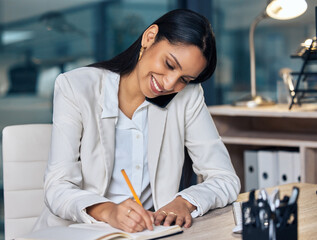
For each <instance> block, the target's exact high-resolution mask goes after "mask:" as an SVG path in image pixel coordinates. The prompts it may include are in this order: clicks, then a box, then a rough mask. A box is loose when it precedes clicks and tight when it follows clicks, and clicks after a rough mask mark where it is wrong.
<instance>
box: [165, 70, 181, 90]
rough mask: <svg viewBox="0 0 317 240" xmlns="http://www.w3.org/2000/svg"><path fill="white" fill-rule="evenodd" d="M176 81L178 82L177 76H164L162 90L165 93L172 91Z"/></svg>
mask: <svg viewBox="0 0 317 240" xmlns="http://www.w3.org/2000/svg"><path fill="white" fill-rule="evenodd" d="M177 81H178V76H177V75H176V74H175V75H169V76H165V77H164V78H163V84H164V86H163V87H164V90H165V91H173V90H174V87H175V84H176V83H177Z"/></svg>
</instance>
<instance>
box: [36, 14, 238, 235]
mask: <svg viewBox="0 0 317 240" xmlns="http://www.w3.org/2000/svg"><path fill="white" fill-rule="evenodd" d="M215 65H216V49H215V39H214V36H213V33H212V30H211V28H210V24H209V22H208V21H207V20H206V19H205V18H204V17H202V16H200V15H199V14H197V13H195V12H192V11H189V10H174V11H171V12H169V13H167V14H165V15H164V16H162V17H161V18H159V19H158V20H157V21H155V22H154V23H153V24H152V25H151V26H150V27H148V28H147V29H146V30H145V31H144V32H143V34H142V35H141V36H140V38H139V39H138V40H137V41H136V42H135V43H133V44H132V45H131V47H130V48H128V49H127V50H126V51H125V52H123V53H121V54H120V55H118V56H116V57H115V58H113V59H112V60H110V61H105V62H101V63H97V64H93V65H91V66H89V67H84V68H79V69H76V70H73V71H70V72H67V73H65V74H61V75H60V76H59V77H58V78H57V80H56V84H55V93H54V117H53V132H52V147H51V154H50V159H49V162H48V167H47V171H46V175H45V186H44V189H45V202H46V206H47V207H48V209H46V210H45V211H44V213H43V214H42V215H41V217H40V218H39V220H38V222H37V224H36V227H35V229H39V228H43V227H45V226H54V225H67V224H70V223H73V222H87V223H92V222H96V221H103V222H107V223H109V224H110V225H112V226H114V227H117V228H120V229H122V230H124V231H127V232H137V231H142V230H144V229H146V228H147V229H150V230H151V229H153V227H152V224H153V223H154V224H155V225H158V224H164V225H166V226H168V225H171V224H173V223H175V224H178V225H180V226H184V227H190V225H191V222H192V217H197V216H201V215H203V214H204V213H206V212H207V211H208V210H210V209H212V208H217V207H223V206H225V205H226V204H228V203H230V202H232V201H234V200H235V199H236V197H237V195H238V193H239V191H240V182H239V179H238V177H237V176H236V174H235V172H234V169H233V167H232V164H231V162H230V158H229V155H228V152H227V150H226V148H225V146H224V144H223V143H222V141H221V139H220V137H219V135H218V133H217V130H216V129H215V126H214V124H213V121H212V119H211V117H210V114H209V113H208V110H207V108H206V105H205V103H204V98H203V91H202V88H201V86H200V84H199V83H200V82H203V81H205V80H207V79H208V78H209V77H210V76H211V75H212V73H213V72H214V69H215ZM184 146H185V147H186V148H187V149H188V153H189V155H190V157H191V159H192V161H193V169H194V172H195V173H196V174H198V175H201V176H202V178H203V180H204V181H203V182H202V183H200V184H197V185H194V186H191V187H189V188H186V189H184V190H183V191H181V192H178V190H179V184H180V179H181V175H182V168H183V164H184ZM122 168H124V169H125V170H126V172H127V174H128V176H129V178H130V180H131V181H132V185H133V186H134V188H135V190H136V192H137V194H138V196H139V198H140V200H141V202H142V204H143V206H144V208H143V207H141V206H140V205H138V204H137V203H136V202H135V201H133V200H131V198H132V194H131V193H130V191H129V189H128V188H127V185H126V183H125V182H124V178H123V177H122V175H121V173H120V170H121V169H122ZM152 210H153V211H152Z"/></svg>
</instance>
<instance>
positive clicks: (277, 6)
mask: <svg viewBox="0 0 317 240" xmlns="http://www.w3.org/2000/svg"><path fill="white" fill-rule="evenodd" d="M306 9H307V3H306V1H305V0H272V1H270V2H269V4H268V5H267V7H266V13H267V15H269V16H270V17H271V18H274V19H279V20H287V19H292V18H296V17H298V16H300V15H302V14H303V13H304V12H305V11H306Z"/></svg>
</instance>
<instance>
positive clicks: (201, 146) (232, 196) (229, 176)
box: [180, 85, 240, 215]
mask: <svg viewBox="0 0 317 240" xmlns="http://www.w3.org/2000/svg"><path fill="white" fill-rule="evenodd" d="M185 122H186V123H185V146H186V147H187V148H188V153H189V155H190V157H191V159H192V160H193V170H194V172H195V173H196V174H197V175H201V176H202V178H203V182H202V183H199V184H197V185H194V186H191V187H189V188H187V189H184V190H183V191H182V192H180V195H183V196H185V199H186V198H187V199H189V200H190V202H192V203H196V206H197V209H199V210H200V211H199V215H203V214H204V213H206V212H208V211H209V210H210V209H212V208H218V207H224V206H225V205H227V204H229V203H231V202H233V201H235V200H236V199H237V196H238V194H239V192H240V180H239V178H238V176H237V175H236V173H235V170H234V168H233V166H232V164H231V160H230V157H229V154H228V151H227V149H226V147H225V146H224V144H223V142H222V140H221V138H220V136H219V134H218V131H217V129H216V127H215V124H214V122H213V120H212V118H211V116H210V113H209V111H208V109H207V107H206V105H205V102H204V97H203V90H202V88H201V86H200V85H196V86H195V87H194V88H193V92H192V94H190V100H189V103H188V104H187V109H186V115H185Z"/></svg>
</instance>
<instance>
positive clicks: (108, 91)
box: [97, 72, 120, 195]
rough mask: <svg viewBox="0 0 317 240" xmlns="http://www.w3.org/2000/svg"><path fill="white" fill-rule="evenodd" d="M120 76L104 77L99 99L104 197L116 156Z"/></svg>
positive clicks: (110, 74) (109, 73)
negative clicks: (103, 165) (103, 163)
mask: <svg viewBox="0 0 317 240" xmlns="http://www.w3.org/2000/svg"><path fill="white" fill-rule="evenodd" d="M119 77H120V76H119V75H118V74H114V73H111V72H108V74H107V77H106V76H105V75H104V76H103V81H102V89H101V91H100V97H99V102H98V103H99V106H98V107H99V111H98V112H99V114H100V115H99V116H98V117H97V118H98V128H99V134H100V143H101V145H102V149H103V156H104V162H105V187H104V188H103V190H104V192H103V195H104V194H105V193H106V191H107V188H108V186H109V183H110V180H111V176H112V171H113V165H114V155H115V131H116V122H117V119H118V99H117V95H118V88H119Z"/></svg>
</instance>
